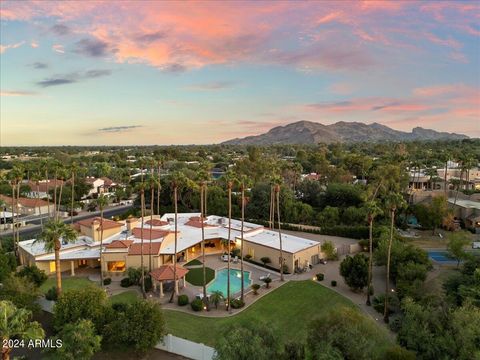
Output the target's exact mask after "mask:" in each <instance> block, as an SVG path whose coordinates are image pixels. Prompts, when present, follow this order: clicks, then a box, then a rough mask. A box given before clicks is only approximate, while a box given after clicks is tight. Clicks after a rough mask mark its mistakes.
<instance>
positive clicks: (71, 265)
mask: <svg viewBox="0 0 480 360" xmlns="http://www.w3.org/2000/svg"><path fill="white" fill-rule="evenodd" d="M70 272H71V275H72V276H75V262H74V261H73V260H72V261H70Z"/></svg>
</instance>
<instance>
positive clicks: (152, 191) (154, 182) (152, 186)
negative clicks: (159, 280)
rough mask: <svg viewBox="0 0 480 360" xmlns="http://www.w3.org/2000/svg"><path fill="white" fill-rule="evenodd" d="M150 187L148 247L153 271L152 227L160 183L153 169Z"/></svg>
mask: <svg viewBox="0 0 480 360" xmlns="http://www.w3.org/2000/svg"><path fill="white" fill-rule="evenodd" d="M148 182H149V185H150V243H149V246H148V252H149V255H148V270H149V271H152V226H153V200H154V197H155V187H156V186H157V185H158V181H157V179H156V177H155V175H154V173H153V168H152V174H151V176H150V178H149V179H148Z"/></svg>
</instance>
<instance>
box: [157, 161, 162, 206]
mask: <svg viewBox="0 0 480 360" xmlns="http://www.w3.org/2000/svg"><path fill="white" fill-rule="evenodd" d="M162 164H163V158H162V156H158V157H157V177H158V184H157V214H158V215H160V193H161V191H162V184H161V182H160V170H161V169H162Z"/></svg>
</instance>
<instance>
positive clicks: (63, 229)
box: [35, 220, 77, 296]
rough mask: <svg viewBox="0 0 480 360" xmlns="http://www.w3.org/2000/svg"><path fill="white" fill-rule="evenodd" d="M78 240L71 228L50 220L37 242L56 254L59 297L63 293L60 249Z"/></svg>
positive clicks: (58, 221)
mask: <svg viewBox="0 0 480 360" xmlns="http://www.w3.org/2000/svg"><path fill="white" fill-rule="evenodd" d="M76 239H77V233H76V232H75V230H74V229H73V228H72V227H71V226H70V225H67V224H65V223H64V222H63V221H61V220H49V221H48V222H47V223H46V224H45V227H44V228H43V231H42V233H41V234H40V236H39V237H38V239H37V240H35V242H40V243H43V244H44V247H45V250H47V251H48V252H51V251H54V252H55V274H56V278H57V295H58V296H60V295H61V293H62V269H61V267H60V249H61V247H62V244H61V242H60V241H63V243H69V242H74V241H75V240H76Z"/></svg>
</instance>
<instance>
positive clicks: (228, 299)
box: [227, 180, 233, 312]
mask: <svg viewBox="0 0 480 360" xmlns="http://www.w3.org/2000/svg"><path fill="white" fill-rule="evenodd" d="M232 186H233V182H232V180H229V181H228V182H227V189H228V244H227V252H228V265H227V310H228V312H231V311H232V308H231V306H230V300H231V299H230V241H231V239H230V235H231V232H232Z"/></svg>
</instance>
